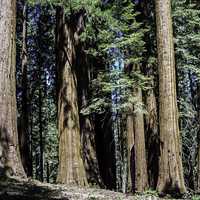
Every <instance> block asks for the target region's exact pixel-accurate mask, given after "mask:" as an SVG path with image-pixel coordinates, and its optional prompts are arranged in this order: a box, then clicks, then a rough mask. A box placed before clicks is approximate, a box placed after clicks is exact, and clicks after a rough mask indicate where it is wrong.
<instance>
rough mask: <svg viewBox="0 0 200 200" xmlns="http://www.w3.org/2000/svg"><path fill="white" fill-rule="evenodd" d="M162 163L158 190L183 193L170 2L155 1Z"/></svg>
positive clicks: (163, 0)
mask: <svg viewBox="0 0 200 200" xmlns="http://www.w3.org/2000/svg"><path fill="white" fill-rule="evenodd" d="M156 23H157V51H158V65H159V125H160V160H159V177H158V183H157V190H158V191H159V192H164V193H174V192H175V193H184V192H185V191H186V189H185V185H184V179H183V167H182V160H181V159H182V158H181V157H182V156H181V145H180V142H181V141H180V134H179V127H178V111H177V94H176V74H175V58H174V45H173V30H172V17H171V3H170V0H156Z"/></svg>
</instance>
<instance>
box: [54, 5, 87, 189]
mask: <svg viewBox="0 0 200 200" xmlns="http://www.w3.org/2000/svg"><path fill="white" fill-rule="evenodd" d="M71 17H72V16H71ZM56 20H57V22H56V23H57V27H56V54H57V76H58V77H57V79H58V83H57V84H58V85H57V86H58V88H57V89H58V90H57V92H58V131H59V167H58V177H57V182H59V183H65V184H68V185H80V186H85V185H87V184H88V183H87V178H86V172H85V168H84V165H83V160H82V157H81V143H80V125H79V113H78V99H77V80H76V74H75V69H74V59H75V47H74V45H75V44H74V42H75V38H74V34H75V33H74V30H73V27H72V26H73V25H74V24H72V23H70V22H71V20H70V21H69V22H68V23H66V21H65V14H64V9H63V8H61V7H58V8H57V15H56Z"/></svg>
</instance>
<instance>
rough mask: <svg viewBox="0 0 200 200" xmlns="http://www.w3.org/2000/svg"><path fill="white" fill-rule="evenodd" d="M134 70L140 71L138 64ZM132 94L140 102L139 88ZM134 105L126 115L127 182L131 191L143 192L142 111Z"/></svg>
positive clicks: (145, 168) (144, 154)
mask: <svg viewBox="0 0 200 200" xmlns="http://www.w3.org/2000/svg"><path fill="white" fill-rule="evenodd" d="M135 70H136V71H137V72H138V73H140V69H139V66H136V67H135ZM133 95H134V96H136V97H137V100H138V102H139V103H142V90H141V88H139V87H138V88H135V89H134V94H133ZM136 106H137V105H134V108H133V109H135V113H134V114H131V113H130V114H129V115H128V116H127V138H128V161H129V160H130V164H129V176H128V177H129V178H128V180H129V181H128V182H129V184H130V179H131V180H132V189H133V191H137V192H143V191H145V190H146V189H147V188H148V186H149V184H148V174H147V160H146V148H145V135H144V116H143V113H141V112H137V111H136ZM132 126H133V127H132ZM130 175H131V177H130Z"/></svg>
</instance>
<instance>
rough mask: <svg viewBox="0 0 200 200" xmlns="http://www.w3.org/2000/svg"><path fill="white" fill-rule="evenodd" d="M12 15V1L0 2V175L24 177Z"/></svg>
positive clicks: (13, 13)
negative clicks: (18, 128)
mask: <svg viewBox="0 0 200 200" xmlns="http://www.w3.org/2000/svg"><path fill="white" fill-rule="evenodd" d="M15 12H16V1H15V0H0V19H1V20H0V47H1V48H0V174H1V176H2V175H7V176H11V175H15V176H21V177H24V176H25V173H24V170H23V167H22V163H21V158H20V153H19V145H18V134H17V124H16V123H17V122H16V89H15V88H16V86H15V62H16V61H15V59H16V56H15V54H16V52H15V51H16V50H15V26H16V16H15V15H16V13H15Z"/></svg>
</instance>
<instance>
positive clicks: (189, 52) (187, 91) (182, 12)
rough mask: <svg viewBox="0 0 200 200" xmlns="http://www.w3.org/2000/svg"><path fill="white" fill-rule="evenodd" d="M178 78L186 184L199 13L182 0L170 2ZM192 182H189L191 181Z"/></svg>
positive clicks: (198, 67) (191, 158)
mask: <svg viewBox="0 0 200 200" xmlns="http://www.w3.org/2000/svg"><path fill="white" fill-rule="evenodd" d="M172 3H173V4H172V6H173V23H174V34H175V50H176V51H175V53H176V66H177V75H178V76H177V78H178V95H179V101H178V103H179V111H180V127H181V135H182V139H183V164H184V173H185V177H186V184H187V185H188V186H190V184H192V182H193V180H194V179H193V177H192V176H191V174H193V176H195V173H196V170H195V169H196V168H195V163H196V161H195V156H196V150H195V149H196V148H197V134H198V131H199V128H198V126H196V124H198V120H197V119H198V112H197V111H198V110H197V106H198V104H197V95H196V92H195V91H196V89H197V83H198V82H199V75H200V59H199V58H200V57H199V56H200V48H199V47H200V40H199V38H200V24H199V21H200V10H199V9H197V7H196V5H195V4H192V3H188V1H186V0H179V1H175V0H174V1H172ZM192 179H193V180H192Z"/></svg>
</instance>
